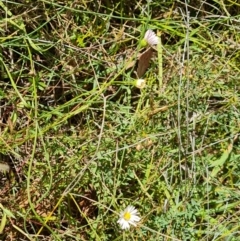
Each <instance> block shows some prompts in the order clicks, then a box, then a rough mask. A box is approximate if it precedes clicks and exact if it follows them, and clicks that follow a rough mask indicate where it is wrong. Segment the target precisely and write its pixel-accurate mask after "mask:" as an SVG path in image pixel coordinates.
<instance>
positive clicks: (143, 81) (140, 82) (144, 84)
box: [135, 79, 146, 89]
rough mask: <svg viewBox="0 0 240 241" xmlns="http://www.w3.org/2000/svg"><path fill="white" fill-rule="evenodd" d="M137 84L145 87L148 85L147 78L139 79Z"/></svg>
mask: <svg viewBox="0 0 240 241" xmlns="http://www.w3.org/2000/svg"><path fill="white" fill-rule="evenodd" d="M135 85H136V87H137V88H139V89H143V88H144V87H145V86H146V80H145V79H137V80H136V84H135Z"/></svg>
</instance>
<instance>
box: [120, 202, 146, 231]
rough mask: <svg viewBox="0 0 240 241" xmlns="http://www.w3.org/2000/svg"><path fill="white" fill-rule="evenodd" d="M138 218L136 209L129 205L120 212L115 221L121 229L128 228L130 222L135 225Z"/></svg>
mask: <svg viewBox="0 0 240 241" xmlns="http://www.w3.org/2000/svg"><path fill="white" fill-rule="evenodd" d="M140 219H141V218H140V217H139V213H138V210H137V209H136V208H135V207H134V206H131V205H130V206H127V207H126V208H125V210H124V211H122V212H121V213H120V218H119V219H118V221H117V222H118V223H119V225H120V227H121V229H129V228H130V224H131V225H133V226H134V227H136V226H137V223H138V222H139V221H140Z"/></svg>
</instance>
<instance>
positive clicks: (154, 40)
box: [144, 29, 159, 45]
mask: <svg viewBox="0 0 240 241" xmlns="http://www.w3.org/2000/svg"><path fill="white" fill-rule="evenodd" d="M144 39H145V40H146V42H147V43H148V44H149V45H157V44H158V43H159V37H158V36H157V35H156V34H155V33H154V32H153V31H152V30H151V29H148V30H147V32H146V33H145V35H144Z"/></svg>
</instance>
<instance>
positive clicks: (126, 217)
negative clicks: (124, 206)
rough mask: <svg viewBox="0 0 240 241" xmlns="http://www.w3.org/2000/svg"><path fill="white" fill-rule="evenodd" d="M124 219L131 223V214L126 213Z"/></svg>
mask: <svg viewBox="0 0 240 241" xmlns="http://www.w3.org/2000/svg"><path fill="white" fill-rule="evenodd" d="M123 218H124V219H125V220H126V221H129V220H130V218H131V213H129V212H126V213H124V215H123Z"/></svg>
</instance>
